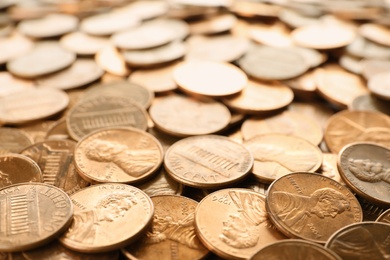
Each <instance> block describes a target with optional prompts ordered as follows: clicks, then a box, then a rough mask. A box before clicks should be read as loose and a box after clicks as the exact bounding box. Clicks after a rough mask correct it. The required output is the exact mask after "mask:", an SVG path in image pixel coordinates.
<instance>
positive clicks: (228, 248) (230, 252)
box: [195, 188, 286, 259]
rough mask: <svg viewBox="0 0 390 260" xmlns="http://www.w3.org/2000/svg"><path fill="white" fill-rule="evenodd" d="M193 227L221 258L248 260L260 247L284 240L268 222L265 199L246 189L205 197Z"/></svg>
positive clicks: (234, 189) (220, 191)
mask: <svg viewBox="0 0 390 260" xmlns="http://www.w3.org/2000/svg"><path fill="white" fill-rule="evenodd" d="M210 212H213V214H210ZM195 225H196V232H197V235H198V236H199V239H200V240H201V241H202V242H203V243H204V244H205V245H206V246H207V248H209V249H210V250H211V251H212V252H213V253H215V254H217V255H218V256H220V257H222V258H223V259H248V258H249V257H251V256H252V255H253V254H255V253H256V252H257V251H258V250H259V249H260V248H262V247H263V246H266V245H268V244H272V243H275V242H277V241H278V240H281V239H285V238H286V237H285V236H284V235H283V234H282V233H280V232H279V231H278V230H276V228H275V227H274V226H273V225H272V223H271V222H270V221H269V215H268V213H267V211H266V208H265V196H264V195H261V194H259V193H256V192H254V191H251V190H248V189H239V188H230V189H223V190H219V191H216V192H213V193H210V194H209V195H207V196H206V197H205V198H204V199H203V200H202V201H201V202H200V203H199V204H198V206H197V208H196V212H195Z"/></svg>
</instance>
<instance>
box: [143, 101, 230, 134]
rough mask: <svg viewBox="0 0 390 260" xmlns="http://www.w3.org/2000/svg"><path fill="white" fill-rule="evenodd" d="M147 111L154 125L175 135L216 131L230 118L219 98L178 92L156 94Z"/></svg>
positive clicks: (222, 127)
mask: <svg viewBox="0 0 390 260" xmlns="http://www.w3.org/2000/svg"><path fill="white" fill-rule="evenodd" d="M210 111H213V112H212V113H210ZM149 115H150V117H151V119H152V120H153V122H154V124H155V125H156V128H158V129H159V130H161V131H163V132H165V133H167V134H170V135H173V136H179V137H186V136H192V135H205V134H212V133H216V132H219V131H221V130H223V129H224V128H226V127H227V126H228V124H229V122H230V118H231V114H230V112H229V110H228V109H227V108H226V106H224V105H223V104H221V103H219V102H216V101H214V100H211V99H204V100H197V99H194V98H190V97H186V96H182V95H168V96H165V97H162V98H160V99H159V100H158V101H156V102H155V103H153V104H152V106H151V107H150V109H149Z"/></svg>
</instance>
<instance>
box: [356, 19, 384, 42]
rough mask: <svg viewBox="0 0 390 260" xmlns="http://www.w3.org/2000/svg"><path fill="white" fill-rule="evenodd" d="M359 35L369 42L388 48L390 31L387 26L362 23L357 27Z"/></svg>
mask: <svg viewBox="0 0 390 260" xmlns="http://www.w3.org/2000/svg"><path fill="white" fill-rule="evenodd" d="M359 34H360V35H361V36H363V37H364V38H366V39H368V40H370V41H373V42H375V43H378V44H381V45H384V46H387V47H390V29H389V27H388V26H385V25H381V24H375V23H364V24H362V25H360V26H359Z"/></svg>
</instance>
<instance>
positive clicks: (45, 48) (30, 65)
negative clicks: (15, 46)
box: [7, 41, 76, 78]
mask: <svg viewBox="0 0 390 260" xmlns="http://www.w3.org/2000/svg"><path fill="white" fill-rule="evenodd" d="M75 60H76V55H75V54H74V53H72V52H69V51H67V50H65V49H63V48H62V47H61V46H60V45H59V44H58V43H57V42H53V41H46V42H45V41H44V42H39V43H37V44H36V45H35V47H34V49H32V50H31V51H29V52H28V53H26V54H25V55H23V56H19V57H17V58H15V59H13V60H11V61H9V62H7V69H8V71H9V72H11V73H12V74H15V75H17V76H20V77H24V78H34V77H38V76H42V75H45V74H49V73H53V72H56V71H59V70H61V69H64V68H66V67H68V66H70V65H71V64H72V63H73V62H74V61H75Z"/></svg>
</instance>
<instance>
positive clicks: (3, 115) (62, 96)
mask: <svg viewBox="0 0 390 260" xmlns="http://www.w3.org/2000/svg"><path fill="white" fill-rule="evenodd" d="M68 104H69V97H68V95H67V94H66V93H65V92H64V91H62V90H58V89H52V88H31V89H28V90H25V91H23V92H21V93H14V94H11V95H8V96H6V97H3V98H2V100H1V102H0V121H3V122H6V123H9V124H20V123H26V122H28V121H34V120H38V119H43V118H46V117H49V116H52V115H55V114H57V113H59V112H61V111H62V110H64V109H65V108H66V107H67V106H68Z"/></svg>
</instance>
